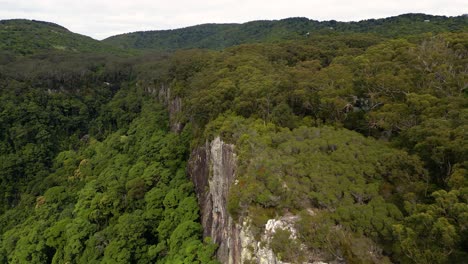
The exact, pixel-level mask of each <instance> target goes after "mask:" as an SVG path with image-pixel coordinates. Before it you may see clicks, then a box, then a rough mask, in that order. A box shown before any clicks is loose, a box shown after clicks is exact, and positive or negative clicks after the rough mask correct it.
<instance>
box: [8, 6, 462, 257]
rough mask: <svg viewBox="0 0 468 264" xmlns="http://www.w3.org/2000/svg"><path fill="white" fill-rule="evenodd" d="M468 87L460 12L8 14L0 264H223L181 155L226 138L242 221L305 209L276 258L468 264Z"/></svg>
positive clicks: (232, 198)
mask: <svg viewBox="0 0 468 264" xmlns="http://www.w3.org/2000/svg"><path fill="white" fill-rule="evenodd" d="M200 48H202V49H200ZM467 88H468V18H467V17H466V16H459V17H450V18H447V17H438V16H428V15H421V14H408V15H402V16H398V17H392V18H387V19H380V20H367V21H361V22H351V23H342V22H336V21H328V22H318V21H313V20H308V19H303V18H291V19H285V20H280V21H256V22H250V23H246V24H241V25H237V24H232V25H201V26H195V27H191V28H185V29H180V30H173V31H159V32H142V33H130V34H126V35H122V36H115V37H111V38H109V39H106V40H104V41H101V42H100V41H96V40H93V39H91V38H88V37H85V36H81V35H78V34H74V33H72V32H69V31H68V30H66V29H65V28H63V27H60V26H58V25H55V24H52V23H45V22H38V21H27V20H9V21H0V263H67V262H68V263H101V262H103V263H155V262H157V263H216V260H215V258H214V253H215V252H216V245H215V244H213V243H212V242H211V240H210V239H209V238H205V239H203V237H202V233H203V232H202V227H201V224H200V221H199V218H200V216H199V207H198V204H197V198H196V194H195V193H194V188H193V185H192V183H191V181H190V179H189V178H188V177H187V173H186V164H187V160H188V158H189V154H190V151H191V150H192V149H194V148H196V147H197V146H200V145H203V144H204V143H205V142H206V141H207V140H208V141H209V140H211V139H213V138H214V137H217V136H221V138H222V139H223V140H224V141H226V142H230V143H233V144H234V145H235V146H236V152H237V155H238V157H239V160H238V163H239V164H238V172H237V177H238V178H237V180H238V181H237V184H236V185H234V186H232V188H231V190H230V193H229V199H228V201H227V203H228V208H229V213H230V214H231V216H232V217H233V218H234V219H235V220H240V219H242V218H244V217H246V216H248V217H249V218H250V219H251V222H252V229H253V230H254V231H255V232H256V234H260V233H261V232H262V231H263V228H264V226H265V224H266V222H267V220H268V219H271V218H275V217H277V216H280V215H282V214H284V212H288V213H294V214H296V215H300V216H301V217H300V219H301V220H300V221H299V222H298V223H297V224H296V225H297V226H296V228H297V230H299V235H298V241H291V239H290V236H289V234H287V231H284V232H278V233H277V234H276V235H275V237H274V239H273V240H272V241H271V245H270V246H271V248H272V249H273V250H274V252H275V254H276V255H277V256H278V258H280V259H281V260H283V261H288V262H292V263H298V262H302V261H307V259H304V256H306V255H305V254H301V251H302V250H304V251H312V252H316V253H317V255H320V257H321V258H322V259H324V260H329V261H332V260H335V261H336V260H339V261H343V262H346V263H390V262H396V263H463V261H465V260H466V259H468V251H467V248H468V226H467V225H468V172H467V170H468V161H467V159H466V157H468V144H467V131H468V108H467V105H468V90H467ZM168 89H170V93H168V92H167V91H168ZM161 90H164V92H165V94H166V95H167V96H166V97H165V98H161ZM163 97H164V96H163ZM167 97H169V98H167ZM175 99H177V101H178V102H180V105H179V106H180V107H178V108H177V109H171V107H168V106H167V103H168V101H171V100H175ZM168 109H169V110H170V111H168ZM175 110H176V111H175ZM168 112H170V113H168ZM174 123H177V124H180V125H179V126H177V129H171V127H172V128H173V127H174V126H172V124H174ZM310 210H313V211H314V214H310V213H308V212H309V211H310Z"/></svg>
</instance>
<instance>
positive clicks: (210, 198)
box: [188, 137, 326, 264]
mask: <svg viewBox="0 0 468 264" xmlns="http://www.w3.org/2000/svg"><path fill="white" fill-rule="evenodd" d="M236 163H237V157H236V154H235V152H234V145H232V144H227V143H225V142H223V141H222V140H221V138H220V137H216V138H215V139H214V140H213V141H212V142H206V143H205V145H204V146H202V147H198V148H196V149H194V150H193V151H192V153H191V155H190V159H189V165H188V174H189V176H190V177H191V179H192V181H193V183H194V185H195V191H196V193H197V198H198V203H199V205H200V209H201V223H202V226H203V235H204V236H205V237H211V238H212V239H213V241H214V242H215V243H216V244H218V250H217V253H216V255H217V258H218V260H219V261H220V262H221V263H227V264H237V263H246V262H249V263H258V264H287V263H286V262H282V261H280V260H278V259H277V258H276V256H275V253H274V252H273V250H271V248H269V246H268V245H269V243H270V241H271V239H272V238H273V235H274V234H275V232H276V231H277V230H278V229H286V230H288V231H289V232H290V233H291V237H290V238H291V239H297V230H296V229H295V228H294V224H295V223H296V222H297V220H299V217H298V216H296V215H293V214H290V213H286V215H285V216H283V217H281V218H279V219H270V220H268V222H267V224H266V225H265V228H264V232H263V234H262V235H261V239H260V241H258V240H256V239H255V237H254V235H253V234H252V232H251V229H250V220H249V218H248V217H246V218H244V219H243V220H242V219H238V220H239V221H241V222H240V223H236V222H235V221H234V220H233V219H232V217H231V216H230V215H229V213H228V210H227V199H228V193H229V188H230V186H231V185H234V184H236V182H237V181H236V179H235V178H236ZM309 213H310V214H313V211H312V209H310V212H309ZM315 260H317V259H315ZM304 264H305V263H304ZM314 264H326V263H323V262H314Z"/></svg>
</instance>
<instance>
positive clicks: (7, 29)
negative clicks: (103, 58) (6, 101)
mask: <svg viewBox="0 0 468 264" xmlns="http://www.w3.org/2000/svg"><path fill="white" fill-rule="evenodd" d="M0 50H1V51H2V52H5V51H9V52H12V53H14V54H20V55H27V54H34V53H37V52H44V51H53V50H61V51H67V52H106V53H109V52H117V51H119V49H117V48H114V47H112V46H109V45H106V44H104V43H101V42H99V41H97V40H95V39H92V38H90V37H87V36H83V35H80V34H76V33H73V32H70V31H69V30H68V29H66V28H64V27H62V26H59V25H57V24H54V23H50V22H42V21H36V20H26V19H13V20H1V21H0Z"/></svg>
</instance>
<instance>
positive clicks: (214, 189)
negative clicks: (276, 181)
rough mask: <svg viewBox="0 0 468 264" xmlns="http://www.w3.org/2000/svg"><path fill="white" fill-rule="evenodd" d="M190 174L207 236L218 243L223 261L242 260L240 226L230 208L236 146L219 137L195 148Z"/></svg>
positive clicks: (219, 257) (220, 259)
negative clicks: (229, 195) (229, 211)
mask: <svg viewBox="0 0 468 264" xmlns="http://www.w3.org/2000/svg"><path fill="white" fill-rule="evenodd" d="M188 172H189V175H190V177H191V179H192V181H193V183H194V185H195V190H196V192H197V197H198V202H199V205H200V209H201V222H202V225H203V229H204V232H203V233H204V236H209V237H211V238H212V239H213V241H214V242H215V243H216V244H218V245H219V248H218V251H217V257H218V259H219V261H221V262H222V263H241V262H240V257H241V250H242V249H241V240H240V226H239V225H238V224H236V223H235V222H234V220H233V219H232V217H231V216H230V215H229V213H228V211H227V196H228V192H229V187H230V186H231V185H232V184H233V182H234V179H235V172H236V154H235V153H234V146H233V145H231V144H226V143H225V142H223V141H222V140H221V139H220V138H219V137H217V138H215V139H214V140H213V141H212V142H207V143H206V144H205V146H203V147H199V148H196V149H195V150H193V151H192V154H191V157H190V161H189V167H188Z"/></svg>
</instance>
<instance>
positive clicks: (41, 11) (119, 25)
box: [0, 0, 468, 39]
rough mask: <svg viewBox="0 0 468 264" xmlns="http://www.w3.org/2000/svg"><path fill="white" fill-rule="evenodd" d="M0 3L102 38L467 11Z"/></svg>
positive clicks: (275, 4)
mask: <svg viewBox="0 0 468 264" xmlns="http://www.w3.org/2000/svg"><path fill="white" fill-rule="evenodd" d="M0 7H1V9H0V19H11V18H28V19H37V20H44V21H50V22H54V23H57V24H60V25H62V26H64V27H66V28H68V29H70V30H71V31H73V32H77V33H80V34H84V35H88V36H91V37H94V38H97V39H102V38H105V37H108V36H111V35H115V34H119V33H125V32H133V31H139V30H154V29H172V28H179V27H184V26H190V25H196V24H202V23H232V22H237V23H241V22H247V21H251V20H261V19H281V18H286V17H296V16H301V17H308V18H311V19H316V20H331V19H335V20H339V21H355V20H361V19H368V18H381V17H387V16H394V15H399V14H403V13H416V12H417V13H428V14H434V15H447V16H454V15H461V14H463V13H466V12H468V10H467V5H466V3H465V2H464V0H414V1H408V0H394V1H392V0H373V1H365V0H358V1H349V0H348V1H346V0H328V1H324V0H287V1H284V0H282V1H279V0H237V1H236V0H210V1H207V0H172V1H171V0H169V1H167V0H166V1H161V0H125V1H122V0H103V1H97V0H79V1H77V0H73V1H69V0H0Z"/></svg>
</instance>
